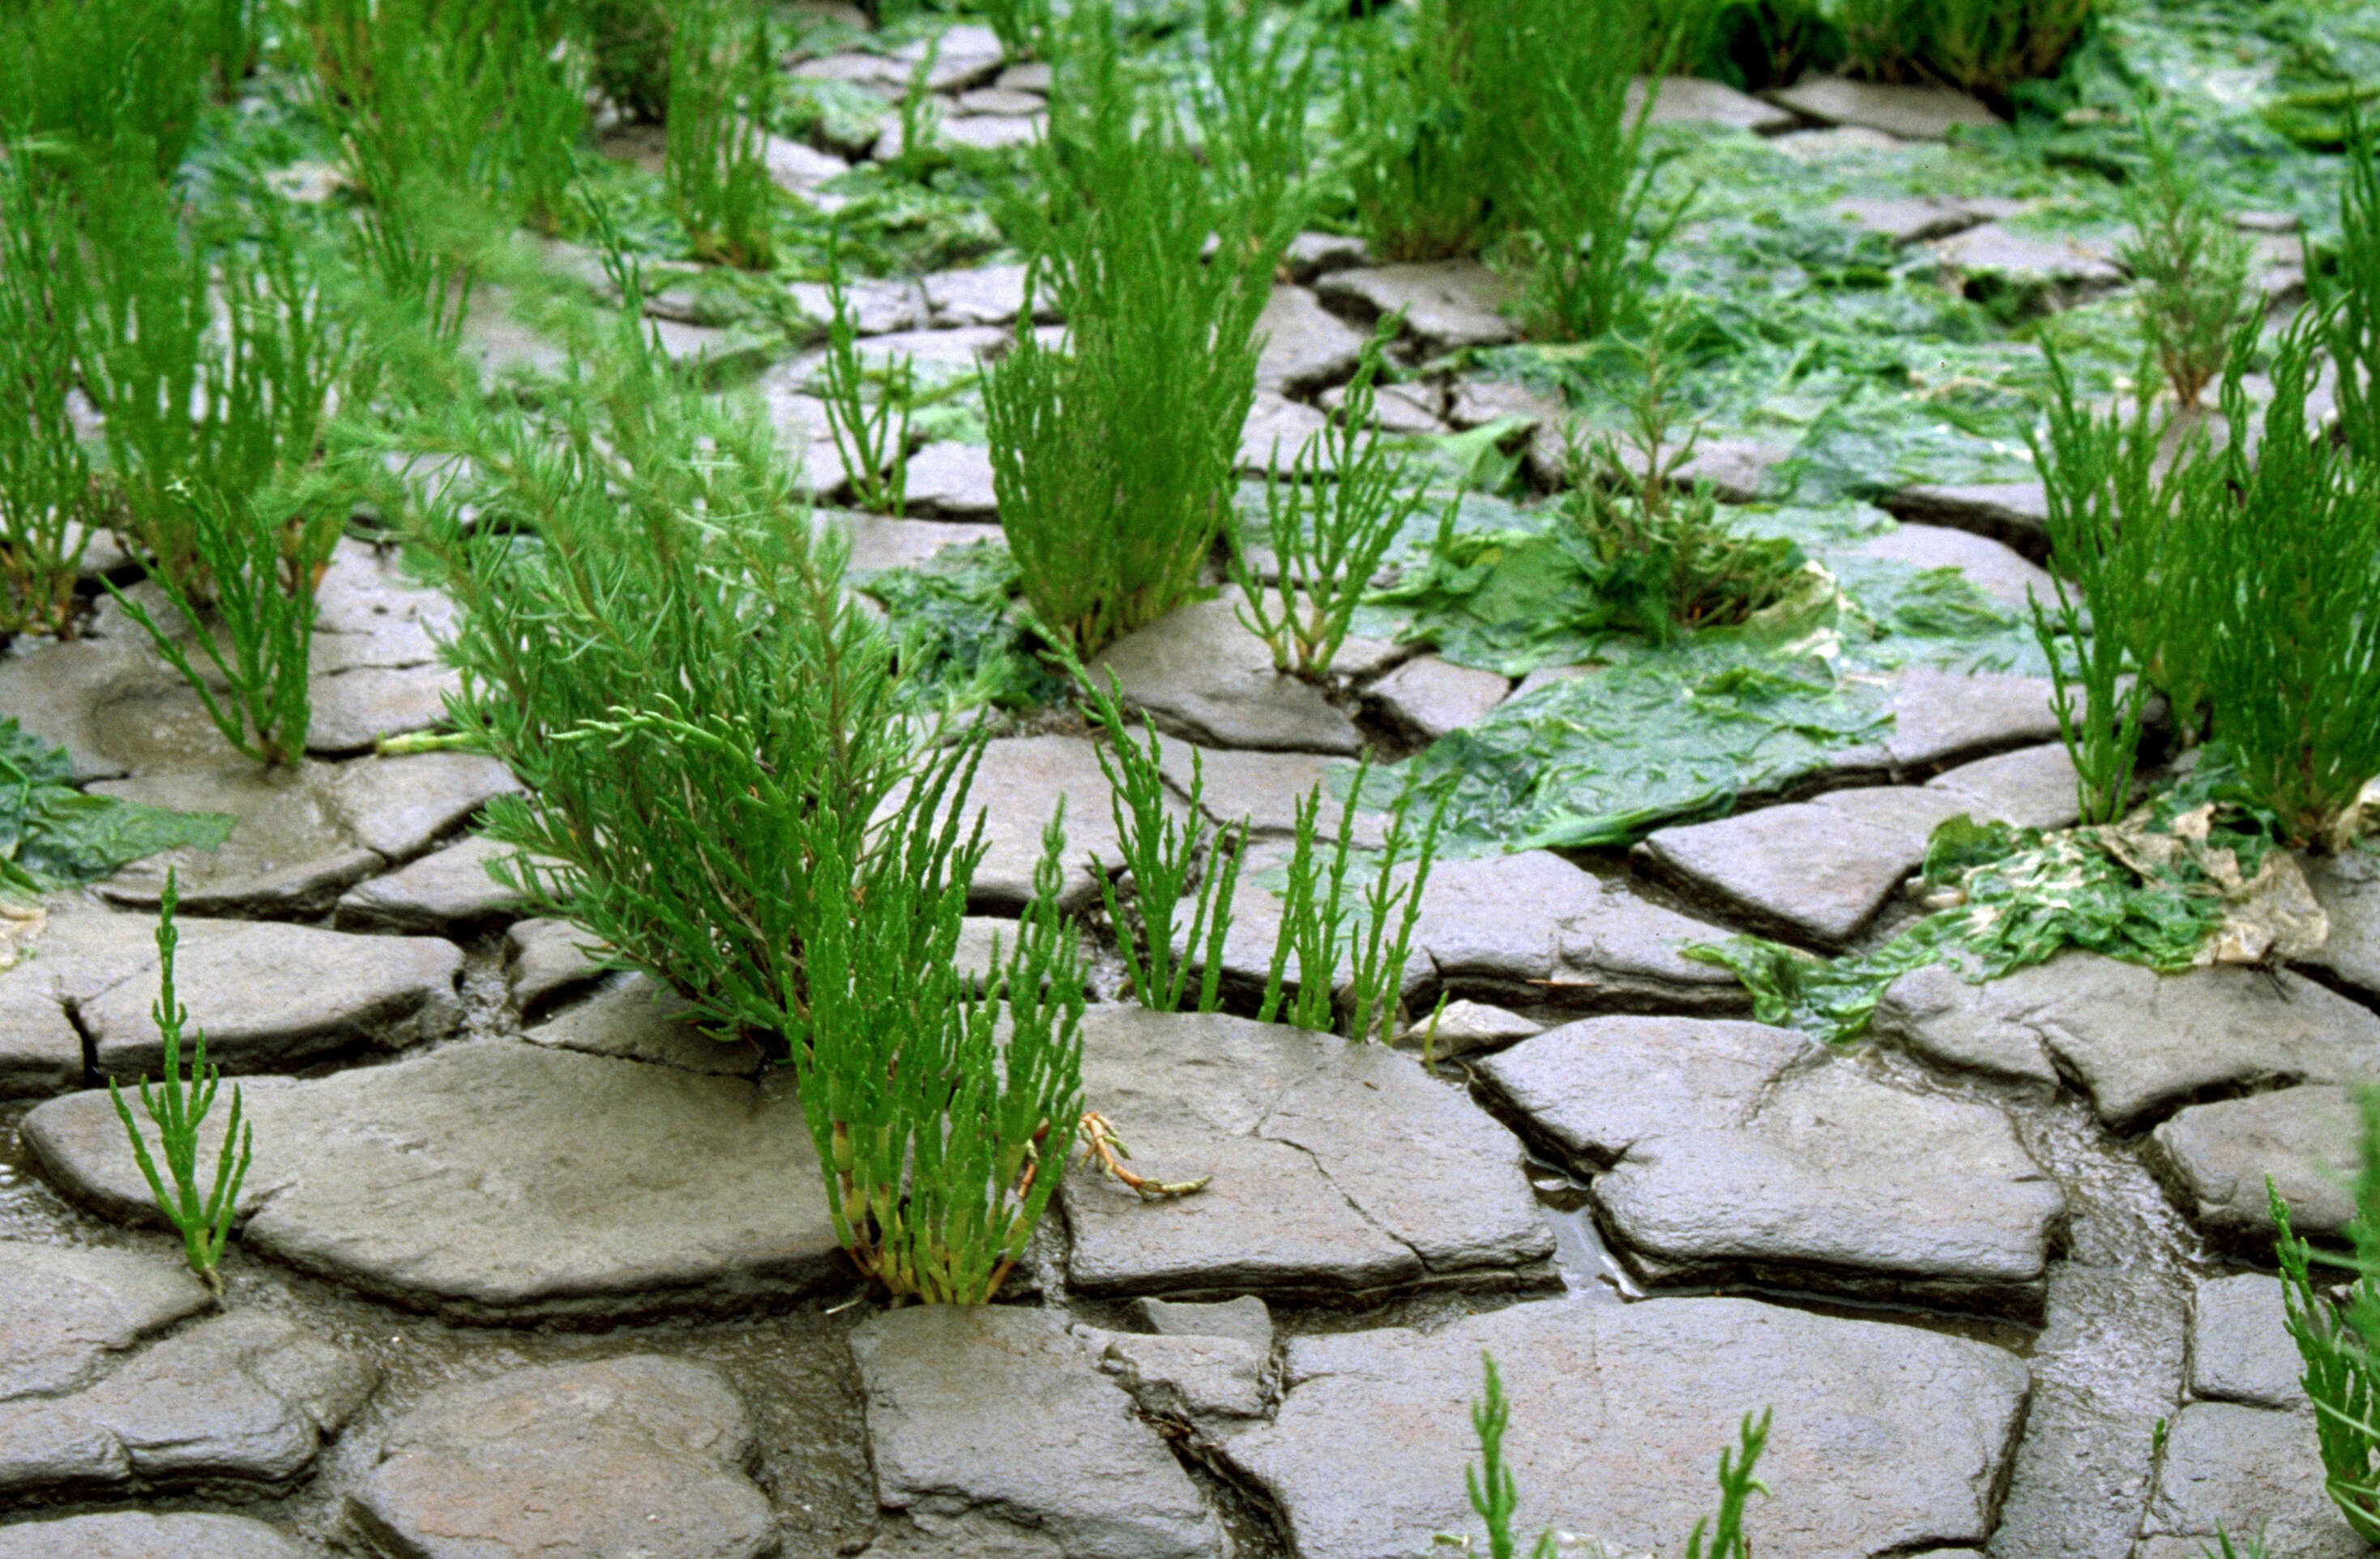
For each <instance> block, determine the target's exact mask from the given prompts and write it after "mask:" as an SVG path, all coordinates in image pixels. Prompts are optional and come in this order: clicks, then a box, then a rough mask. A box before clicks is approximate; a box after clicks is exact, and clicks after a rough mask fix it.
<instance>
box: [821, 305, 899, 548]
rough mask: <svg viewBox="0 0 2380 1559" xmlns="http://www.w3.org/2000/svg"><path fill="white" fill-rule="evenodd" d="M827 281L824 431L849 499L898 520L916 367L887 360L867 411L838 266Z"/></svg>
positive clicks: (863, 378) (862, 369)
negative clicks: (848, 486)
mask: <svg viewBox="0 0 2380 1559" xmlns="http://www.w3.org/2000/svg"><path fill="white" fill-rule="evenodd" d="M826 285H827V294H826V296H827V306H828V308H829V309H830V310H831V311H832V312H831V315H830V318H829V319H828V320H827V341H826V386H825V389H826V393H825V395H824V397H823V399H824V401H825V403H826V420H827V430H828V431H829V432H830V433H832V435H833V437H834V452H835V453H836V454H837V455H839V456H841V457H842V460H843V473H844V479H845V480H847V481H848V482H849V483H850V484H851V496H852V501H853V502H856V503H857V504H858V505H859V507H861V508H862V509H865V510H867V511H868V512H869V513H871V514H890V515H892V517H894V518H895V519H898V518H900V517H901V515H902V514H905V513H906V512H907V508H908V489H909V410H910V405H911V402H912V401H913V400H914V398H915V396H916V393H917V370H916V368H915V365H914V364H913V363H912V362H911V360H910V359H909V358H908V357H898V358H895V359H894V360H892V362H890V363H888V364H886V365H885V368H884V371H883V374H882V376H881V378H882V387H881V389H880V391H879V393H878V395H877V400H876V405H875V409H874V410H872V411H871V410H870V409H869V408H868V396H867V381H868V371H867V368H866V365H865V363H864V362H863V361H862V360H861V357H860V355H859V345H858V334H859V332H858V331H857V329H856V327H855V326H854V324H853V322H852V316H851V304H850V300H849V298H848V297H846V296H845V295H844V289H843V268H842V266H841V265H839V264H837V265H833V266H832V268H831V269H830V271H829V272H828V275H827V284H826Z"/></svg>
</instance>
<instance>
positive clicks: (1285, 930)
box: [1257, 759, 1445, 1041]
mask: <svg viewBox="0 0 2380 1559" xmlns="http://www.w3.org/2000/svg"><path fill="white" fill-rule="evenodd" d="M1370 777H1371V762H1370V760H1369V759H1366V760H1365V761H1364V762H1362V763H1360V764H1358V765H1357V766H1356V769H1355V775H1354V781H1353V783H1352V784H1350V785H1349V787H1348V790H1347V802H1346V805H1345V806H1344V808H1343V809H1342V812H1341V814H1340V818H1339V831H1338V837H1337V839H1336V840H1335V841H1334V842H1333V844H1332V846H1331V853H1330V865H1329V866H1328V867H1327V868H1325V867H1324V866H1323V865H1322V864H1321V863H1320V861H1319V860H1318V853H1317V851H1316V848H1315V846H1316V840H1317V839H1318V836H1319V833H1320V828H1319V823H1320V819H1321V815H1322V787H1321V786H1319V785H1317V786H1316V787H1315V788H1314V789H1313V790H1312V791H1311V792H1308V793H1307V795H1306V797H1305V800H1304V801H1302V802H1300V803H1299V804H1298V805H1297V821H1296V834H1295V843H1294V844H1293V846H1292V848H1291V854H1290V861H1289V872H1288V882H1287V884H1286V885H1285V887H1284V888H1283V889H1282V893H1281V929H1280V931H1279V932H1278V933H1277V934H1276V936H1275V937H1274V941H1273V951H1272V962H1271V965H1270V967H1269V969H1268V971H1267V972H1266V975H1265V990H1264V997H1263V1000H1262V1001H1261V1003H1260V1004H1259V1006H1258V1009H1257V1021H1259V1022H1267V1023H1269V1022H1271V1021H1273V1019H1274V1018H1275V1017H1276V1016H1278V1015H1279V1014H1280V1012H1281V998H1282V994H1283V991H1284V988H1285V980H1286V977H1287V974H1288V969H1289V962H1290V960H1291V959H1292V958H1293V957H1294V958H1295V959H1296V961H1297V990H1296V995H1295V996H1294V997H1293V998H1292V999H1291V1001H1290V1006H1289V1013H1288V1016H1287V1018H1286V1020H1285V1021H1287V1022H1289V1023H1291V1024H1293V1026H1295V1027H1297V1028H1301V1029H1312V1030H1315V1031H1317V1032H1320V1033H1328V1032H1330V1031H1331V1030H1333V1029H1335V1028H1337V1027H1338V1025H1339V1020H1340V1017H1341V1012H1340V1005H1339V1000H1338V993H1339V971H1340V967H1341V964H1342V961H1344V962H1346V963H1347V964H1348V965H1349V974H1348V983H1347V1002H1346V1010H1345V1014H1344V1015H1345V1018H1346V1024H1347V1026H1346V1029H1345V1031H1344V1032H1345V1033H1346V1035H1347V1037H1348V1038H1349V1039H1353V1040H1358V1041H1368V1040H1371V1039H1373V1038H1376V1037H1377V1038H1379V1039H1381V1040H1384V1041H1385V1040H1386V1039H1388V1038H1390V1036H1391V1035H1393V1033H1395V1024H1396V1020H1397V1011H1398V1003H1399V1001H1400V1000H1401V999H1402V997H1403V992H1404V973H1405V965H1406V963H1407V962H1408V961H1410V960H1411V958H1412V954H1413V933H1414V926H1415V924H1416V923H1417V922H1418V921H1419V919H1420V917H1421V900H1422V894H1423V892H1424V891H1425V890H1426V889H1427V887H1428V885H1429V870H1430V865H1431V864H1432V862H1433V861H1434V860H1435V858H1436V856H1437V852H1438V831H1439V824H1440V821H1441V820H1442V818H1443V817H1444V816H1445V807H1444V804H1439V806H1438V807H1436V808H1434V809H1432V811H1431V813H1430V816H1429V819H1428V821H1427V822H1426V823H1425V824H1423V825H1422V829H1421V838H1420V840H1418V841H1416V840H1415V839H1414V838H1413V834H1412V831H1411V828H1412V807H1413V802H1414V794H1413V792H1412V791H1411V790H1410V789H1408V790H1407V791H1405V792H1404V793H1403V794H1402V795H1400V796H1399V797H1398V798H1397V803H1396V805H1395V807H1394V808H1393V809H1392V810H1391V811H1390V816H1389V829H1388V834H1387V836H1386V838H1385V839H1384V840H1382V841H1381V847H1380V852H1379V854H1378V858H1377V860H1376V861H1375V862H1373V863H1370V864H1371V865H1373V866H1374V867H1375V868H1376V875H1374V876H1372V877H1370V878H1369V880H1368V881H1366V883H1365V884H1364V886H1363V887H1362V888H1360V889H1359V890H1358V891H1359V893H1360V895H1361V900H1362V907H1361V909H1360V910H1359V909H1358V908H1357V907H1356V906H1355V905H1354V904H1351V903H1350V902H1349V901H1348V896H1347V880H1348V877H1349V876H1350V873H1351V869H1352V866H1353V855H1352V852H1353V849H1354V843H1353V841H1354V833H1355V808H1356V805H1357V804H1358V803H1359V802H1360V800H1361V799H1362V796H1363V793H1364V783H1365V781H1366V779H1369V778H1370ZM1408 850H1411V851H1412V856H1411V860H1412V864H1413V872H1412V875H1411V876H1408V877H1406V878H1405V879H1404V880H1403V881H1402V882H1400V881H1399V880H1397V879H1398V873H1399V868H1400V867H1401V866H1402V865H1403V864H1405V862H1406V859H1407V855H1406V852H1407V851H1408ZM1391 920H1393V921H1394V922H1395V924H1396V929H1395V931H1394V932H1393V933H1391V932H1390V930H1389V925H1390V921H1391ZM1351 921H1352V922H1353V923H1354V925H1352V926H1351V925H1350V922H1351Z"/></svg>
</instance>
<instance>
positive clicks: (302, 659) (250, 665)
mask: <svg viewBox="0 0 2380 1559" xmlns="http://www.w3.org/2000/svg"><path fill="white" fill-rule="evenodd" d="M169 496H170V498H171V499H172V501H173V502H176V503H178V504H179V505H181V506H182V507H183V508H184V509H185V510H186V511H187V514H188V518H187V522H186V526H187V534H188V538H189V543H190V555H191V558H192V560H193V561H194V562H195V563H196V565H197V568H198V570H199V572H200V574H202V575H203V576H204V577H205V578H206V579H207V580H208V581H209V582H210V583H211V584H212V587H213V597H214V599H213V612H212V622H211V621H210V620H209V613H208V612H207V611H206V610H204V609H203V608H201V607H200V605H199V603H198V602H197V601H196V600H195V599H193V598H192V597H191V595H190V592H189V590H188V588H187V587H185V586H184V585H183V584H182V582H181V581H179V580H177V579H176V578H175V577H174V575H173V574H170V573H165V572H163V571H159V572H156V573H152V574H151V575H150V577H151V578H152V579H153V580H155V581H156V584H157V587H158V588H159V589H160V590H162V591H164V595H165V599H166V600H167V601H168V602H169V603H171V604H172V606H173V608H174V611H175V614H176V616H178V617H179V618H180V619H181V621H182V624H183V626H184V628H186V629H187V630H188V633H187V635H177V634H175V633H173V632H172V631H171V630H170V629H168V628H167V627H165V626H164V624H163V623H160V622H158V621H157V620H156V618H155V617H153V616H152V615H151V613H150V611H149V610H148V608H146V607H144V606H142V605H141V604H140V602H139V601H137V600H135V599H133V598H131V597H129V596H128V595H126V594H125V593H124V592H123V591H121V590H119V589H117V588H116V587H115V583H114V581H112V580H108V579H105V578H103V579H102V580H101V581H100V583H101V585H102V586H103V587H104V588H105V589H106V591H107V593H108V594H109V595H110V596H112V597H114V598H115V603H116V604H117V605H118V606H120V607H122V608H123V609H124V610H125V612H126V614H127V615H128V616H129V617H130V618H131V619H132V620H133V621H134V622H138V623H140V626H141V627H142V628H144V629H146V630H147V631H148V634H149V636H150V638H151V639H152V641H154V643H155V644H156V646H157V651H158V653H159V654H161V655H163V656H164V658H165V659H166V660H167V661H168V662H169V663H170V664H171V665H172V666H173V668H174V670H176V671H179V672H180V673H181V674H182V680H183V681H185V682H187V683H189V684H190V686H191V688H192V689H193V690H195V691H196V692H197V694H198V695H199V702H200V703H201V704H203V705H204V706H205V707H206V711H207V718H208V719H211V720H212V721H213V722H214V726H215V729H216V730H217V731H221V732H223V736H224V740H225V741H226V742H229V743H231V744H232V746H233V747H234V748H236V749H237V750H238V752H239V753H240V754H241V755H243V756H246V757H249V758H253V759H255V760H256V761H257V762H259V763H261V764H266V765H275V764H291V765H294V764H296V763H297V761H298V760H299V759H300V758H303V757H304V756H305V755H306V731H307V727H308V726H309V725H310V723H311V719H312V708H313V706H312V703H311V701H310V696H309V694H308V685H307V678H308V676H309V675H310V656H311V652H312V649H313V644H314V586H315V584H316V582H317V581H318V580H319V579H320V578H321V576H322V568H323V565H324V564H326V563H328V562H330V558H331V549H332V548H333V547H334V545H335V544H336V543H337V541H338V538H339V530H340V523H341V518H342V515H341V514H340V511H339V510H338V509H337V508H336V507H335V506H333V505H329V504H325V503H323V502H321V501H320V500H319V497H316V498H315V501H313V502H309V501H308V500H309V496H311V495H297V496H285V495H281V494H272V493H267V494H260V495H259V496H258V497H256V498H229V497H225V495H224V494H222V493H220V492H217V491H215V490H213V489H211V488H195V487H191V486H188V485H187V484H177V485H176V487H175V488H174V489H173V490H172V492H171V494H170V495H169ZM217 624H220V625H221V627H222V631H223V637H224V638H225V639H227V640H229V641H230V653H229V654H228V655H226V654H225V649H224V647H223V645H222V644H220V643H218V642H217V639H216V634H215V631H214V630H215V626H216V625H217ZM190 643H196V644H197V646H198V647H199V651H200V654H201V655H203V656H204V657H205V658H206V662H207V664H208V665H209V666H210V667H212V669H213V671H214V679H212V680H211V679H210V678H209V677H208V676H207V675H206V673H205V672H204V671H201V670H200V668H199V666H198V665H197V663H196V662H194V661H193V660H192V659H191V658H190V650H189V644H190ZM215 681H220V682H221V683H223V684H224V686H225V689H226V690H227V691H226V693H225V695H224V696H223V697H217V696H216V693H215V687H214V682H215Z"/></svg>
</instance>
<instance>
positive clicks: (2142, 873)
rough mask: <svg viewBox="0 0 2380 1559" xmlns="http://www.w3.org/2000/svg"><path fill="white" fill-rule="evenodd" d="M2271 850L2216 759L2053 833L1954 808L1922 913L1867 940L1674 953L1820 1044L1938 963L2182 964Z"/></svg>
mask: <svg viewBox="0 0 2380 1559" xmlns="http://www.w3.org/2000/svg"><path fill="white" fill-rule="evenodd" d="M2276 849H2277V846H2276V845H2275V843H2274V834H2273V820H2272V818H2271V816H2270V815H2269V814H2266V813H2264V812H2262V811H2260V810H2258V809H2256V808H2254V807H2253V806H2252V805H2250V804H2247V803H2246V802H2245V801H2244V800H2243V799H2242V796H2241V792H2240V789H2239V786H2238V780H2237V776H2236V774H2235V773H2234V772H2233V771H2232V770H2231V769H2230V768H2229V767H2228V765H2227V764H2226V763H2224V762H2223V761H2222V759H2221V758H2220V756H2219V755H2215V754H2209V755H2207V761H2204V762H2202V763H2201V764H2200V765H2199V766H2198V767H2197V768H2196V769H2195V770H2193V772H2192V774H2191V775H2190V776H2188V777H2185V778H2184V779H2181V780H2180V781H2179V782H2177V783H2175V784H2173V785H2171V786H2169V787H2168V788H2167V789H2166V790H2164V791H2163V792H2160V793H2158V794H2157V795H2156V796H2155V797H2153V798H2152V799H2151V800H2150V801H2149V803H2148V804H2145V805H2143V807H2142V808H2140V809H2139V810H2138V811H2137V812H2135V813H2134V814H2133V816H2131V817H2130V818H2128V819H2127V820H2126V821H2125V822H2124V823H2123V824H2120V825H2117V826H2113V827H2108V828H2074V829H2068V830H2063V831H2059V832H2045V831H2043V830H2041V829H2038V828H2014V827H2011V826H2010V825H2008V824H2005V823H1978V822H1976V821H1974V820H1973V818H1970V817H1967V816H1957V817H1952V818H1950V819H1949V820H1948V821H1946V822H1944V823H1943V824H1942V825H1941V826H1940V827H1939V828H1936V829H1935V831H1934V836H1933V839H1932V840H1931V841H1930V842H1929V844H1928V847H1927V850H1926V853H1925V867H1924V869H1923V871H1922V873H1921V875H1920V878H1919V881H1920V884H1921V887H1922V888H1923V891H1924V893H1925V901H1926V902H1927V903H1929V904H1933V905H1937V906H1938V907H1937V908H1936V909H1935V911H1934V912H1933V913H1931V914H1928V915H1927V916H1925V918H1924V919H1923V920H1920V921H1918V922H1917V923H1916V924H1915V925H1912V926H1910V927H1909V928H1908V929H1907V930H1904V931H1902V932H1901V933H1900V935H1899V936H1897V937H1893V938H1892V939H1891V940H1890V941H1888V942H1886V943H1885V944H1884V945H1883V946H1882V947H1879V948H1876V949H1873V950H1871V951H1867V952H1862V953H1853V954H1851V955H1848V956H1845V957H1842V958H1834V959H1827V958H1819V957H1816V956H1815V955H1813V954H1810V953H1805V952H1803V951H1801V950H1800V949H1795V948H1789V947H1786V946H1784V945H1782V944H1781V943H1777V942H1772V941H1768V940H1767V939H1765V938H1762V937H1730V938H1729V939H1728V940H1726V941H1724V942H1717V943H1702V944H1699V945H1696V946H1694V947H1690V948H1687V949H1684V952H1685V955H1686V956H1687V957H1688V958H1694V959H1699V960H1701V961H1704V962H1706V963H1716V964H1718V965H1720V966H1722V967H1724V968H1727V969H1730V970H1732V971H1733V972H1734V973H1735V975H1736V977H1737V978H1738V979H1739V980H1741V981H1743V985H1744V988H1745V989H1746V990H1747V991H1749V992H1750V993H1751V995H1752V1010H1753V1016H1754V1017H1755V1019H1757V1020H1758V1021H1761V1022H1764V1023H1773V1024H1777V1025H1779V1026H1780V1027H1785V1028H1793V1029H1800V1030H1802V1031H1803V1032H1805V1033H1813V1034H1815V1035H1817V1036H1819V1037H1820V1038H1823V1039H1826V1040H1828V1042H1830V1043H1835V1044H1841V1043H1845V1042H1848V1041H1851V1040H1854V1039H1857V1038H1858V1037H1860V1035H1862V1034H1863V1033H1865V1032H1866V1029H1867V1025H1868V1021H1869V1020H1870V1018H1872V1017H1873V1016H1874V1014H1875V1011H1876V1002H1877V1001H1878V1000H1879V999H1881V998H1882V997H1883V995H1884V993H1885V990H1886V988H1887V987H1888V986H1889V985H1891V984H1892V983H1893V982H1894V981H1895V980H1898V979H1899V978H1900V976H1902V975H1903V974H1906V973H1910V972H1911V971H1912V970H1915V969H1922V968H1925V967H1926V966H1927V965H1929V964H1936V963H1940V964H1947V965H1949V966H1950V967H1952V968H1954V969H1956V970H1958V971H1959V972H1960V973H1961V974H1962V975H1963V976H1964V977H1965V978H1966V979H1968V980H1969V981H1971V982H1973V983H1976V984H1981V983H1982V982H1984V981H1986V980H1995V979H1998V978H2000V977H2001V976H2003V975H2006V974H2009V973H2014V972H2015V971H2017V970H2019V969H2024V968H2028V967H2030V966H2032V965H2034V964H2037V963H2044V962H2046V961H2048V960H2049V959H2051V958H2052V957H2054V956H2056V955H2057V954H2058V953H2060V952H2063V951H2065V950H2066V949H2069V948H2078V949H2083V950H2084V951H2086V952H2094V953H2098V954H2101V955H2103V956H2105V957H2107V958H2115V959H2121V960H2123V961H2126V962H2128V963H2139V964H2144V965H2146V966H2147V967H2149V968H2151V969H2156V970H2160V971H2168V972H2171V971H2180V970H2184V969H2189V968H2192V967H2193V966H2195V965H2197V964H2199V963H2201V962H2204V961H2206V960H2207V956H2208V952H2209V949H2210V944H2211V943H2212V942H2213V940H2214V938H2215V937H2216V935H2217V933H2218V932H2220V931H2221V930H2222V929H2223V928H2224V926H2225V925H2226V922H2227V919H2228V916H2229V915H2230V913H2231V912H2232V910H2233V909H2234V907H2236V906H2238V905H2240V903H2241V902H2242V901H2243V900H2245V899H2246V898H2248V897H2249V893H2248V892H2247V890H2246V888H2243V884H2254V883H2255V882H2257V881H2258V880H2259V879H2260V877H2261V876H2263V873H2264V868H2265V864H2266V862H2267V860H2268V858H2270V857H2271V856H2272V855H2273V853H2274V852H2275V851H2276Z"/></svg>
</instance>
